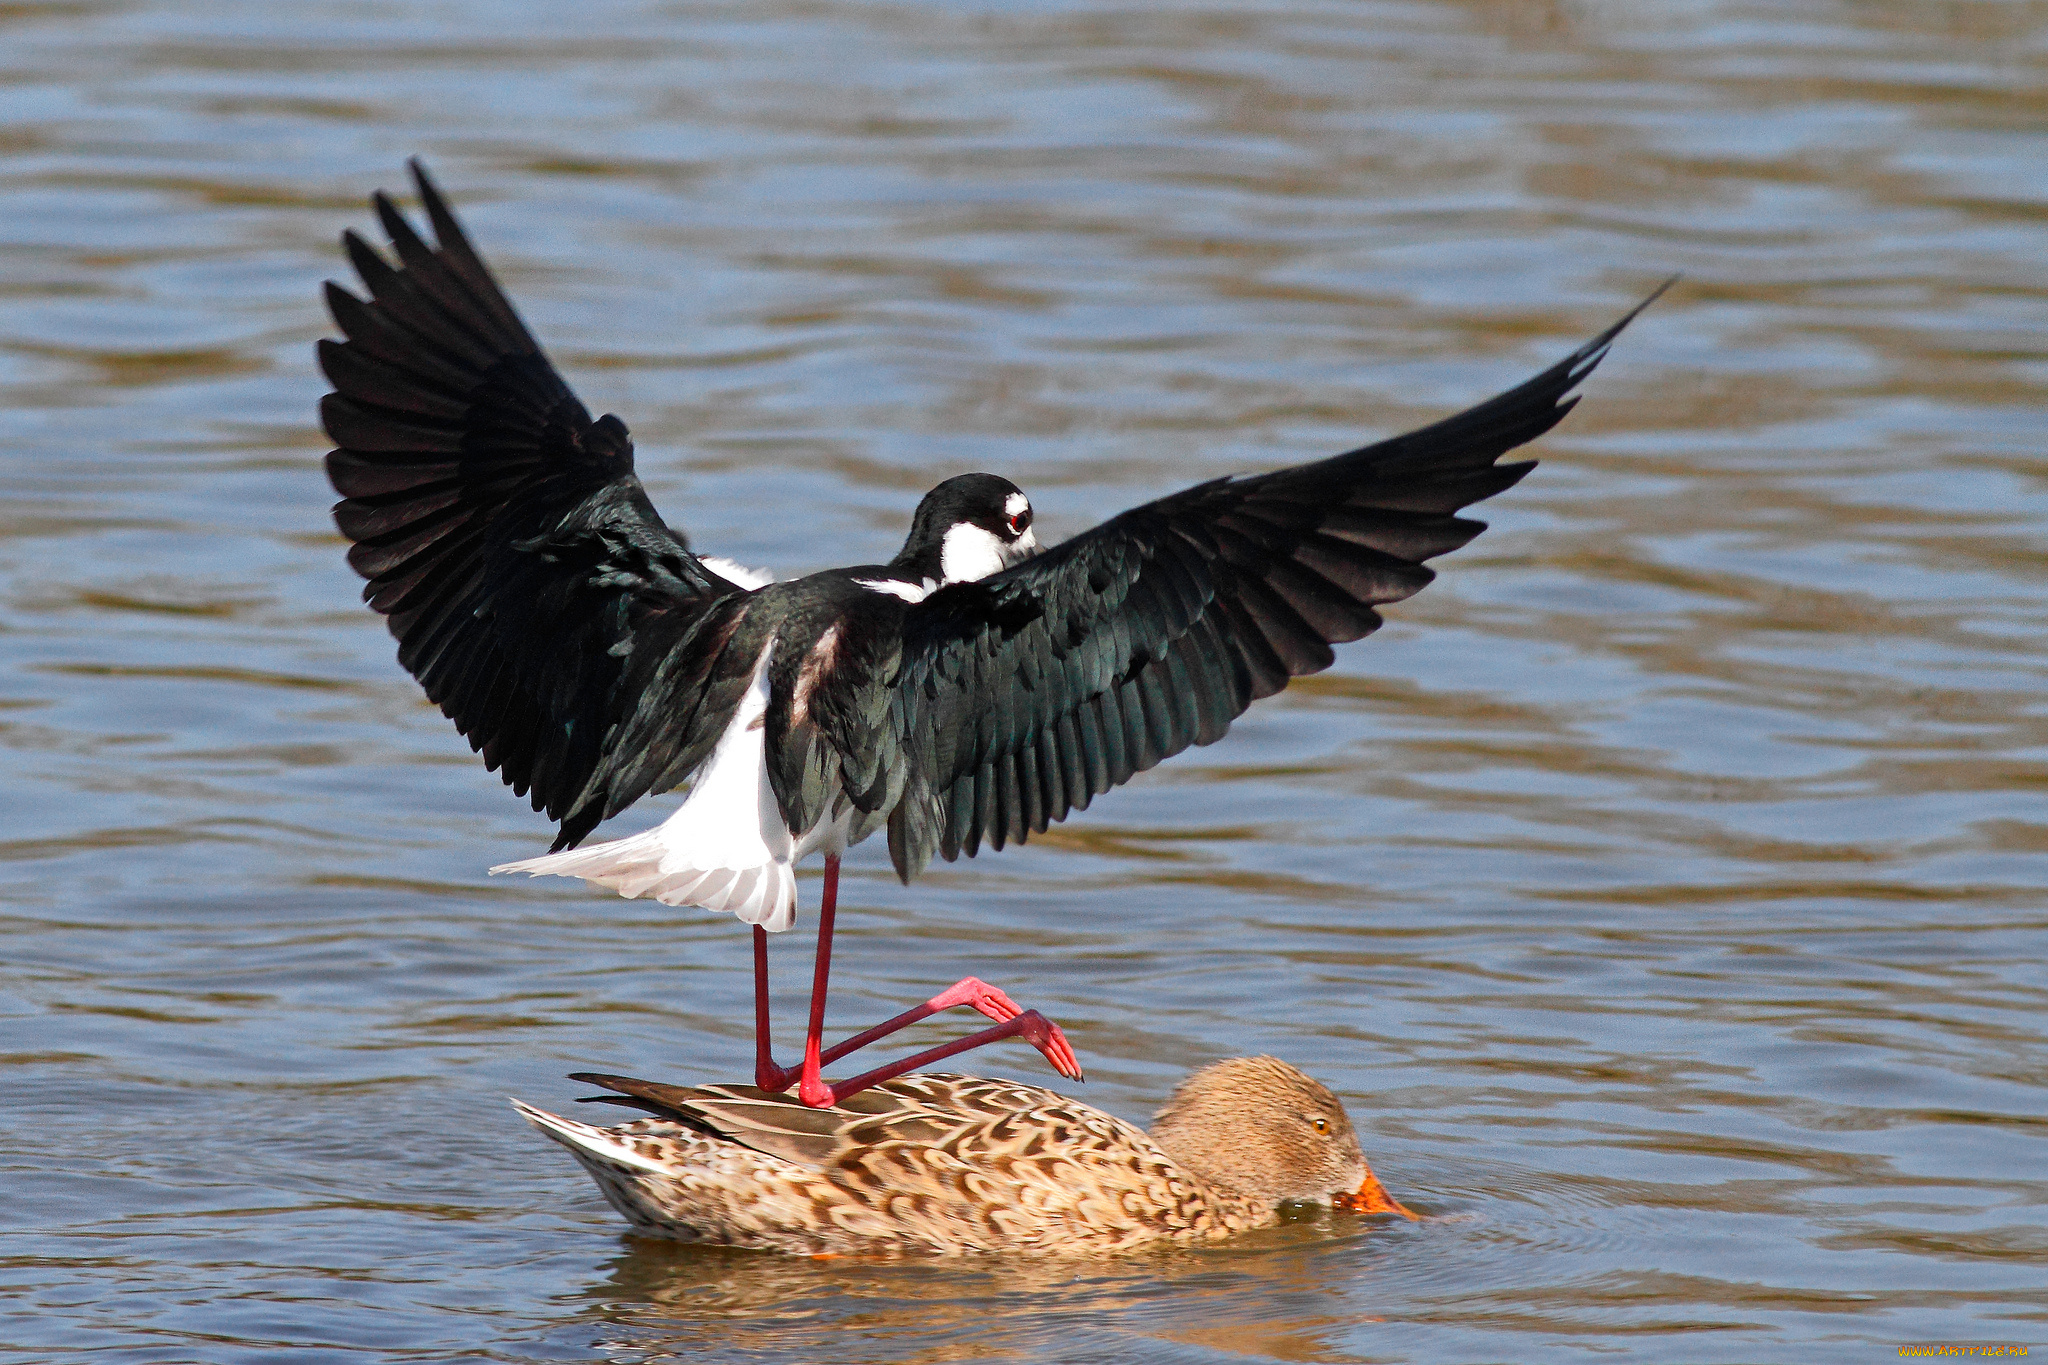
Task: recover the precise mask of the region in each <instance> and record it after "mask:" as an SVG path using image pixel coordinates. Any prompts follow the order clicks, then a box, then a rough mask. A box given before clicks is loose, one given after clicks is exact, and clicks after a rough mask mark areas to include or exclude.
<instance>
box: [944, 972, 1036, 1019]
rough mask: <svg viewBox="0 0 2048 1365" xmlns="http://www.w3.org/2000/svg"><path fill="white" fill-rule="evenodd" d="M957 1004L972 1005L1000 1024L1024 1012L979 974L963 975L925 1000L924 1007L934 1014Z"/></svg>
mask: <svg viewBox="0 0 2048 1365" xmlns="http://www.w3.org/2000/svg"><path fill="white" fill-rule="evenodd" d="M955 1005H972V1006H973V1007H974V1008H975V1009H977V1010H979V1011H980V1012H981V1013H983V1014H985V1015H987V1016H988V1017H989V1018H991V1019H993V1020H995V1021H996V1022H997V1023H998V1024H1007V1023H1008V1022H1010V1020H1012V1019H1015V1018H1016V1017H1017V1016H1018V1015H1019V1014H1020V1013H1022V1011H1020V1010H1019V1009H1018V1008H1017V1002H1016V1001H1014V1000H1012V999H1011V998H1010V997H1009V996H1007V995H1004V994H1003V993H1002V992H1001V991H999V990H997V989H996V988H995V987H994V986H991V985H989V984H988V983H987V982H986V981H983V980H982V979H981V978H980V977H977V976H966V977H962V978H961V979H960V980H958V981H955V982H954V983H953V984H952V985H950V986H948V987H946V989H944V990H942V991H940V992H939V993H938V994H937V995H935V996H933V997H932V998H931V999H929V1000H927V1001H925V1002H924V1007H925V1008H926V1009H928V1010H930V1011H931V1012H932V1013H933V1014H937V1013H938V1012H939V1011H940V1010H949V1009H952V1008H953V1007H954V1006H955Z"/></svg>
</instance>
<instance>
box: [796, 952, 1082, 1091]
mask: <svg viewBox="0 0 2048 1365" xmlns="http://www.w3.org/2000/svg"><path fill="white" fill-rule="evenodd" d="M956 1005H972V1006H973V1007H974V1008H975V1009H977V1010H979V1011H980V1012H981V1013H983V1014H985V1015H987V1016H988V1017H989V1018H991V1019H993V1020H995V1021H996V1022H997V1023H998V1024H1007V1023H1008V1022H1010V1020H1012V1019H1015V1018H1016V1017H1017V1016H1018V1014H1019V1013H1021V1011H1020V1010H1018V1008H1017V1002H1016V1001H1014V1000H1012V999H1010V997H1009V996H1007V995H1004V994H1003V993H1002V992H1001V991H999V990H997V989H996V988H995V987H994V986H991V985H989V984H988V983H987V982H985V981H982V980H981V979H980V978H978V977H972V976H969V977H963V978H961V979H960V980H958V981H956V982H954V983H953V984H952V985H950V986H948V987H947V988H946V989H945V990H943V991H940V992H939V993H938V994H937V995H935V996H933V997H932V998H931V999H929V1000H927V1001H925V1002H924V1003H923V1004H922V1005H918V1006H916V1007H914V1008H912V1009H907V1010H905V1011H903V1013H901V1014H899V1015H897V1016H896V1017H895V1018H893V1019H886V1020H884V1021H883V1022H881V1023H879V1024H877V1025H875V1026H874V1027H873V1028H871V1029H869V1030H867V1031H866V1032H864V1033H856V1034H854V1035H853V1037H851V1038H848V1039H847V1040H846V1041H845V1042H843V1043H839V1044H837V1045H835V1046H833V1047H828V1048H826V1049H825V1055H824V1056H823V1057H822V1058H820V1059H819V1060H820V1061H822V1062H823V1063H824V1064H825V1065H826V1066H830V1065H832V1063H834V1062H836V1061H838V1060H839V1059H840V1058H841V1057H844V1056H845V1055H846V1054H847V1053H849V1052H854V1051H857V1050H859V1049H861V1048H864V1047H866V1046H867V1045H868V1044H869V1043H872V1042H874V1041H876V1040H877V1039H880V1038H886V1037H888V1036H889V1035H890V1034H892V1033H894V1032H896V1031H897V1030H898V1029H903V1028H909V1027H910V1026H911V1025H912V1024H915V1023H916V1022H918V1021H919V1020H920V1019H929V1018H931V1017H932V1016H933V1015H934V1014H938V1013H940V1012H941V1011H943V1010H949V1009H952V1008H954V1007H955V1006H956ZM1047 1060H1048V1061H1050V1062H1051V1063H1052V1064H1053V1066H1054V1067H1056V1068H1058V1070H1059V1072H1060V1074H1061V1075H1063V1076H1072V1077H1075V1078H1076V1079H1078V1078H1079V1075H1080V1072H1079V1068H1078V1064H1076V1069H1075V1070H1073V1071H1069V1070H1068V1069H1067V1067H1066V1066H1063V1065H1061V1062H1062V1060H1063V1059H1062V1058H1059V1057H1048V1058H1047ZM1064 1060H1066V1061H1067V1062H1069V1063H1072V1057H1071V1054H1069V1056H1068V1057H1067V1058H1065V1059H1064Z"/></svg>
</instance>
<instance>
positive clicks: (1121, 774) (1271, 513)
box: [889, 285, 1668, 879]
mask: <svg viewBox="0 0 2048 1365" xmlns="http://www.w3.org/2000/svg"><path fill="white" fill-rule="evenodd" d="M1667 287H1668V285H1667ZM1662 292H1663V290H1662V289H1660V290H1658V291H1657V293H1658V294H1661V293H1662ZM1656 297H1657V295H1656V294H1652V295H1651V296H1650V298H1649V299H1645V300H1644V301H1643V303H1642V304H1639V305H1638V306H1637V307H1636V308H1635V309H1634V310H1633V311H1631V312H1630V313H1629V314H1628V315H1627V316H1626V317H1624V318H1622V319H1621V320H1620V321H1619V322H1617V323H1615V324H1614V325H1613V326H1612V327H1610V328H1608V329H1607V330H1606V331H1605V332H1602V333H1601V334H1600V335H1599V336H1597V337H1595V338H1594V339H1593V340H1592V341H1589V342H1588V343H1586V344H1585V345H1584V346H1582V347H1580V348H1579V349H1578V350H1576V351H1574V352H1573V353H1572V354H1571V355H1569V356H1566V357H1565V358H1564V359H1563V360H1561V361H1559V362H1558V363H1557V364H1555V365H1553V366H1551V367H1550V368H1549V369H1547V370H1545V371H1544V372H1543V373H1542V374H1539V375H1537V376H1536V377H1535V378H1533V379H1531V380H1529V381H1528V382H1527V383H1524V384H1522V385H1520V386H1519V387H1517V388H1513V389H1510V390H1508V391H1507V392H1506V393H1503V394H1501V395H1500V396H1498V397H1496V398H1493V399H1490V400H1489V401H1487V402H1485V403H1482V404H1480V405H1479V406H1478V407H1475V408H1472V409H1470V410H1469V411H1466V412H1462V413H1459V414H1458V415H1457V416H1455V417H1449V418H1446V419H1444V420H1443V421H1441V422H1437V423H1435V424H1434V425H1432V426H1427V427H1424V428H1422V429H1421V430H1419V431H1412V432H1409V433H1408V434H1407V435H1405V436H1396V437H1393V438H1392V439H1390V440H1385V441H1381V442H1378V443H1376V444H1374V445H1369V446H1365V447H1362V448H1360V449H1358V450H1353V451H1350V452H1348V453H1346V454H1343V455H1338V456H1334V457H1332V458H1330V459H1327V460H1322V461H1318V462H1317V463H1314V464H1306V465H1297V466H1295V467H1293V468H1290V469H1280V470H1275V471H1274V472H1272V473H1270V474H1260V475H1255V476H1252V477H1249V478H1233V479H1218V480H1216V481H1214V482H1212V483H1205V484H1201V485H1199V486H1197V487H1194V488H1190V489H1187V490H1185V491H1184V492H1180V493H1175V494H1173V495H1172V496H1171V497H1166V498H1162V499H1160V500H1159V501H1157V502H1153V503H1147V504H1146V505H1145V506H1143V507H1137V508H1133V509H1132V510H1130V511H1128V512H1125V513H1123V514H1122V515H1121V516H1118V517H1116V518H1114V519H1112V520H1110V521H1107V522H1105V523H1103V524H1102V525H1101V526H1098V527H1096V528H1095V529H1094V530H1092V531H1088V532H1085V533H1083V534H1081V535H1079V536H1076V537H1074V538H1073V539H1072V540H1069V541H1066V542H1065V543H1063V544H1061V545H1059V546H1057V547H1056V548H1054V549H1052V550H1050V551H1048V552H1047V553H1045V554H1043V555H1040V556H1038V557H1036V558H1034V559H1031V560H1028V561H1026V562H1025V563H1023V564H1021V565H1018V566H1017V567H1015V568H1013V569H1010V570H1007V571H1006V572H1004V573H1001V574H998V575H996V576H994V577H992V578H988V579H985V580H982V581H980V582H977V583H968V584H961V585H957V586H954V587H949V588H945V589H942V590H940V591H939V592H936V593H934V594H932V596H931V597H930V598H928V599H927V600H926V601H925V602H923V603H922V604H920V605H918V606H917V607H914V608H912V609H911V611H910V612H909V624H908V633H907V635H906V638H905V640H904V649H903V666H902V675H901V681H900V682H899V684H898V686H897V689H896V696H895V702H894V706H895V710H894V713H893V722H894V726H895V730H896V736H897V742H898V744H899V745H900V746H901V749H902V752H903V753H904V755H905V757H906V759H907V761H908V763H909V766H910V770H911V772H910V778H909V780H908V781H907V783H906V785H905V789H904V796H903V799H902V800H901V802H900V803H899V804H898V805H897V807H896V809H895V812H894V813H893V814H892V816H891V818H890V824H889V849H890V853H891V854H892V855H893V857H894V859H895V862H896V869H897V871H898V873H899V874H901V875H902V876H904V877H905V878H906V879H908V878H909V877H912V876H915V875H916V874H917V873H918V872H919V871H921V870H922V869H923V868H924V867H925V865H926V864H927V863H928V862H929V861H930V860H931V858H932V855H933V854H934V853H938V854H942V855H944V856H945V857H946V858H947V859H948V860H951V859H954V858H957V857H959V856H960V855H961V854H962V853H965V854H967V855H968V856H969V857H972V856H973V855H974V854H975V852H976V851H977V850H978V849H979V848H980V846H981V845H982V843H984V842H986V843H988V844H990V845H992V846H994V847H996V848H1001V847H1002V846H1003V845H1004V844H1005V843H1009V842H1022V841H1023V840H1024V839H1025V838H1027V837H1028V836H1029V835H1030V834H1032V833H1034V832H1039V833H1042V832H1043V831H1044V830H1045V828H1046V826H1047V825H1048V824H1049V823H1051V822H1052V821H1055V820H1061V819H1064V818H1065V817H1066V815H1067V813H1068V812H1069V811H1071V810H1074V809H1076V808H1080V807H1086V806H1087V804H1088V803H1089V801H1090V800H1092V799H1093V798H1094V797H1095V795H1096V794H1097V793H1099V792H1103V791H1107V790H1108V789H1109V788H1111V787H1114V786H1117V785H1119V784H1120V783H1123V782H1125V781H1127V780H1129V778H1130V777H1131V775H1132V774H1133V773H1138V772H1143V771H1144V770H1145V769H1147V768H1150V767H1152V766H1153V765H1154V764H1157V763H1158V762H1160V761H1161V760H1162V759H1165V758H1167V757H1169V756H1171V755H1173V754H1177V753H1179V752H1180V751H1181V750H1183V749H1185V748H1187V747H1188V746H1189V745H1191V744H1209V743H1212V742H1214V741H1215V740H1217V739H1219V738H1221V737H1222V735H1223V733H1224V731H1225V730H1227V729H1228V728H1229V726H1230V722H1231V721H1233V720H1235V719H1236V718H1237V717H1238V716H1239V715H1242V714H1243V712H1244V710H1245V708H1246V707H1247V706H1249V705H1250V704H1251V703H1252V702H1253V701H1255V700H1257V699H1258V698H1260V697H1265V696H1270V695H1272V694H1273V693H1275V692H1278V691H1279V690H1280V689H1281V688H1283V687H1285V686H1286V685H1287V681H1288V679H1290V678H1295V677H1300V676H1302V675H1303V674H1308V673H1315V672H1318V671H1320V670H1322V669H1325V668H1328V667H1329V666H1330V664H1331V663H1332V662H1333V661H1334V659H1335V656H1334V655H1333V654H1332V652H1331V650H1330V645H1331V644H1332V643H1334V642H1338V641H1344V640H1356V639H1358V638H1360V637H1361V636H1364V635H1367V634H1369V633H1371V632H1372V631H1374V630H1377V629H1378V628H1379V625H1380V616H1379V613H1377V612H1376V611H1374V610H1373V608H1374V607H1375V606H1378V605H1380V604H1382V603H1386V602H1398V601H1400V600H1401V599H1403V598H1405V597H1408V596H1410V595H1412V594H1413V593H1415V592H1417V591H1419V590H1420V589H1421V588H1422V587H1423V585H1424V584H1426V583H1428V582H1429V581H1430V579H1431V578H1433V577H1434V576H1435V575H1434V574H1433V573H1432V572H1431V571H1430V570H1429V569H1427V568H1425V567H1423V561H1424V560H1427V559H1431V558H1433V557H1435V556H1437V555H1440V554H1444V553H1446V552H1447V551H1450V550H1455V549H1457V548H1458V547H1459V546H1461V545H1463V544H1465V543H1466V542H1467V541H1469V540H1471V539H1472V537H1474V536H1476V535H1478V534H1479V533H1480V532H1481V531H1483V530H1484V529H1486V524H1485V523H1484V522H1479V521H1470V520H1466V519H1464V518H1462V517H1459V516H1457V515H1456V513H1457V512H1458V510H1459V509H1460V508H1463V507H1465V506H1468V505H1469V504H1471V503H1475V502H1478V501H1480V500H1481V499H1482V498H1488V497H1491V496H1493V495H1494V494H1495V493H1498V492H1500V491H1501V490H1502V489H1505V488H1508V487H1510V486H1512V485H1513V484H1515V483H1516V482H1517V481H1519V480H1520V479H1521V478H1522V476H1523V475H1525V474H1527V473H1528V472H1529V471H1530V470H1531V469H1533V468H1535V462H1534V461H1533V460H1532V461H1524V462H1521V463H1515V464H1496V463H1495V461H1496V460H1498V459H1499V458H1500V457H1501V456H1502V455H1503V454H1505V453H1506V452H1508V451H1510V450H1512V449H1514V448H1515V447H1516V446H1519V445H1522V444H1523V443H1524V442H1527V441H1530V440H1533V439H1535V438H1536V437H1538V436H1540V435H1542V434H1543V433H1544V432H1546V431H1548V430H1550V428H1552V427H1553V426H1555V425H1557V423H1558V422H1559V421H1560V420H1561V419H1562V418H1563V417H1564V415H1565V414H1566V413H1567V412H1569V411H1571V409H1572V407H1573V405H1574V404H1576V403H1577V401H1578V399H1577V398H1576V397H1575V396H1573V394H1572V390H1573V389H1574V388H1576V387H1577V385H1578V384H1579V382H1580V381H1581V380H1583V379H1584V378H1585V377H1586V376H1587V375H1588V374H1590V373H1591V372H1592V370H1593V367H1594V366H1596V365H1598V364H1599V363H1600V361H1601V359H1602V357H1604V356H1605V355H1606V353H1607V348H1608V347H1609V346H1610V345H1611V344H1612V343H1613V341H1614V338H1615V337H1616V336H1617V335H1618V334H1619V333H1620V331H1621V329H1622V328H1623V327H1625V326H1627V325H1628V324H1629V322H1630V321H1632V320H1633V319H1634V318H1635V316H1636V314H1637V313H1639V312H1641V311H1642V309H1643V308H1645V307H1647V306H1649V303H1650V302H1651V300H1654V299H1655V298H1656Z"/></svg>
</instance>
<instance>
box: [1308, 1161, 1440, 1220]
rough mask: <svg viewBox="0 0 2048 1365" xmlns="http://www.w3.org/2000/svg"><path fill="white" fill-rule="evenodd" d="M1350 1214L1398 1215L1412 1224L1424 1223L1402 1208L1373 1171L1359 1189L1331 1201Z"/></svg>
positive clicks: (1415, 1215) (1419, 1215) (1418, 1215)
mask: <svg viewBox="0 0 2048 1365" xmlns="http://www.w3.org/2000/svg"><path fill="white" fill-rule="evenodd" d="M1330 1202H1331V1203H1333V1204H1335V1205H1336V1206H1337V1207H1338V1208H1340V1209H1343V1210H1345V1211H1346V1212H1349V1213H1398V1214H1400V1215H1401V1216H1402V1217H1403V1218H1406V1219H1407V1220H1408V1221H1409V1222H1411V1223H1419V1222H1421V1221H1422V1215H1421V1214H1419V1213H1411V1212H1409V1211H1408V1210H1407V1209H1404V1208H1402V1207H1401V1202H1400V1201H1399V1200H1398V1199H1396V1198H1394V1196H1393V1195H1391V1194H1388V1193H1387V1187H1386V1186H1385V1185H1382V1184H1380V1182H1379V1177H1378V1176H1375V1175H1374V1174H1373V1173H1372V1172H1371V1171H1367V1172H1366V1173H1365V1179H1364V1180H1362V1181H1360V1182H1359V1186H1358V1188H1357V1189H1355V1190H1353V1191H1352V1192H1351V1193H1349V1194H1340V1195H1338V1196H1336V1197H1335V1198H1334V1199H1332V1200H1331V1201H1330Z"/></svg>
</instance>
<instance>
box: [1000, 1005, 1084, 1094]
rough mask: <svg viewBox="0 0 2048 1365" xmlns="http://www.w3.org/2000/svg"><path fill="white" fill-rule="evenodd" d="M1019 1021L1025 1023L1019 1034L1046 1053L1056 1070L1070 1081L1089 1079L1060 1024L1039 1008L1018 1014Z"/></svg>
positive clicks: (1018, 1031)
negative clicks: (1061, 1030) (1082, 1071)
mask: <svg viewBox="0 0 2048 1365" xmlns="http://www.w3.org/2000/svg"><path fill="white" fill-rule="evenodd" d="M998 993H999V994H1000V992H998ZM1017 1021H1018V1022H1019V1023H1021V1024H1024V1025H1025V1027H1024V1028H1021V1029H1019V1030H1017V1036H1018V1037H1019V1038H1022V1039H1023V1040H1024V1041H1025V1042H1027V1043H1029V1044H1031V1046H1033V1047H1035V1048H1037V1049H1038V1050H1039V1052H1041V1053H1042V1054H1044V1056H1045V1060H1047V1061H1048V1062H1051V1063H1052V1069H1053V1070H1054V1071H1057V1072H1059V1073H1060V1075H1062V1076H1065V1077H1066V1078H1067V1079H1068V1080H1070V1081H1083V1080H1086V1079H1088V1078H1087V1077H1085V1076H1083V1075H1082V1074H1081V1063H1080V1060H1079V1059H1078V1058H1076V1057H1075V1056H1074V1049H1073V1048H1071V1047H1069V1046H1067V1035H1066V1034H1064V1033H1061V1032H1060V1026H1059V1025H1058V1024H1055V1023H1054V1022H1053V1021H1052V1020H1050V1019H1048V1018H1046V1017H1045V1016H1044V1015H1042V1014H1040V1013H1039V1012H1038V1011H1037V1010H1026V1011H1024V1013H1022V1014H1020V1015H1018V1016H1017Z"/></svg>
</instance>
